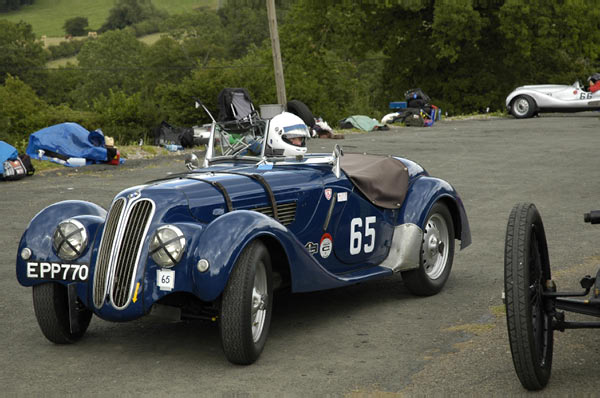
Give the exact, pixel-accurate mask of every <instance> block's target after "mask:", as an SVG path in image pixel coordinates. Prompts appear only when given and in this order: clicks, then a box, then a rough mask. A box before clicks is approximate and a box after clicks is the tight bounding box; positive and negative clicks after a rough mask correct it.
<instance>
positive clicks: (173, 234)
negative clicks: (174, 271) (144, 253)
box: [150, 225, 185, 268]
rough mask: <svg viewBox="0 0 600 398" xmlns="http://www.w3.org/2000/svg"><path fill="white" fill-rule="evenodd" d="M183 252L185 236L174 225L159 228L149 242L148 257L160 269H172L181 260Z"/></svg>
mask: <svg viewBox="0 0 600 398" xmlns="http://www.w3.org/2000/svg"><path fill="white" fill-rule="evenodd" d="M184 250H185V236H183V232H181V230H180V229H179V228H177V227H176V226H174V225H165V226H164V227H160V228H159V229H157V230H156V232H155V233H154V236H153V237H152V240H151V241H150V255H151V256H152V259H153V260H154V261H155V262H156V264H158V265H160V266H161V267H167V268H168V267H172V266H174V265H175V264H177V263H178V262H179V260H181V256H183V252H184Z"/></svg>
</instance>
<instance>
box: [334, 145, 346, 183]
mask: <svg viewBox="0 0 600 398" xmlns="http://www.w3.org/2000/svg"><path fill="white" fill-rule="evenodd" d="M332 156H333V174H335V176H336V177H337V178H340V176H341V175H342V169H341V167H340V160H341V158H342V156H344V151H343V150H342V148H341V147H340V146H339V145H338V144H335V148H333V153H332Z"/></svg>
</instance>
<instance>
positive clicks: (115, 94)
mask: <svg viewBox="0 0 600 398" xmlns="http://www.w3.org/2000/svg"><path fill="white" fill-rule="evenodd" d="M93 102H94V106H93V109H94V111H95V112H96V113H97V114H98V122H99V123H100V125H101V126H102V131H103V132H104V133H105V134H107V135H109V136H112V137H114V138H115V140H116V141H117V142H120V143H121V144H128V143H132V142H135V143H137V142H138V141H139V139H140V138H142V139H144V141H148V137H149V135H150V131H151V128H152V127H154V126H155V125H157V124H158V123H160V119H159V118H158V115H157V112H156V110H155V106H154V105H152V104H150V103H148V102H147V101H145V100H144V99H143V98H142V96H141V93H135V94H133V95H127V94H125V93H123V92H122V91H112V90H109V93H108V95H107V96H105V95H101V96H100V97H98V98H96V99H94V101H93Z"/></svg>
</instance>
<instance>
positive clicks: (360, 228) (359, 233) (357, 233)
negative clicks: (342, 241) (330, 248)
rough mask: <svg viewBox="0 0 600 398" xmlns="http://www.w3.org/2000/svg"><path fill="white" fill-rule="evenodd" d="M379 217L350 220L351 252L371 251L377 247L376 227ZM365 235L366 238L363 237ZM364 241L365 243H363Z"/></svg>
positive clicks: (353, 253)
mask: <svg viewBox="0 0 600 398" xmlns="http://www.w3.org/2000/svg"><path fill="white" fill-rule="evenodd" d="M376 220H377V217H375V216H370V217H365V219H364V221H363V219H362V218H360V217H357V218H353V219H352V221H351V222H350V254H352V255H355V254H360V252H361V251H363V252H364V253H371V252H372V251H373V249H374V248H375V228H373V225H374V224H375V221H376ZM363 237H364V239H363ZM363 241H364V245H363Z"/></svg>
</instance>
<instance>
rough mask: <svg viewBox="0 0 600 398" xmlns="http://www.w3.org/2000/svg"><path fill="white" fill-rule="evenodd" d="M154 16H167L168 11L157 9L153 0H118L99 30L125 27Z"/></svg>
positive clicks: (104, 30)
mask: <svg viewBox="0 0 600 398" xmlns="http://www.w3.org/2000/svg"><path fill="white" fill-rule="evenodd" d="M152 17H166V13H165V12H162V11H159V10H158V9H156V7H154V5H153V4H152V1H151V0H117V3H116V4H115V6H114V7H113V8H111V9H110V11H109V14H108V18H107V19H106V22H105V23H104V24H103V25H102V26H101V27H100V29H99V31H100V32H106V31H108V30H114V29H123V28H125V27H127V26H130V25H133V24H136V23H138V22H141V21H144V20H146V19H150V18H152Z"/></svg>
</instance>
